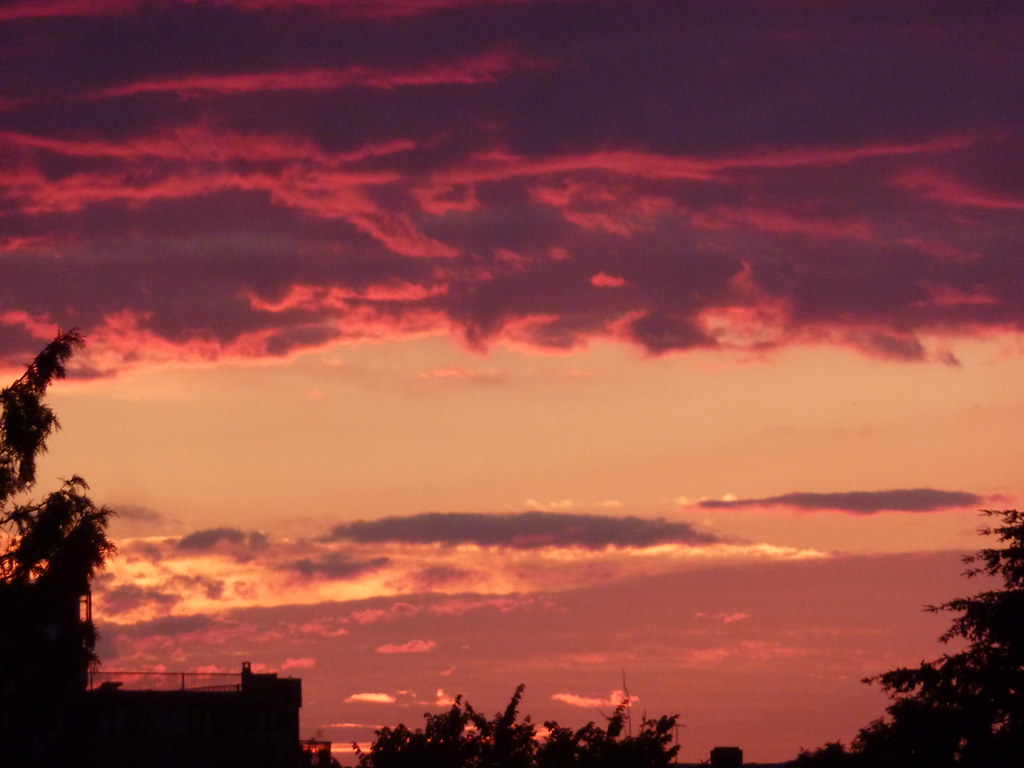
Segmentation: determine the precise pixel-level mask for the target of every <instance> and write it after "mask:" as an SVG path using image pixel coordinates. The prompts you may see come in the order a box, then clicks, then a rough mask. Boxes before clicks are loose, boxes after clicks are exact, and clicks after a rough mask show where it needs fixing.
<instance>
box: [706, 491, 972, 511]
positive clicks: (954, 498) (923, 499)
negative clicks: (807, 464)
mask: <svg viewBox="0 0 1024 768" xmlns="http://www.w3.org/2000/svg"><path fill="white" fill-rule="evenodd" d="M983 503H984V497H982V496H978V495H977V494H974V493H968V492H966V491H940V490H936V489H933V488H909V489H897V490H891V491H845V492H836V493H806V492H795V493H784V494H782V495H780V496H769V497H766V498H761V499H726V500H713V499H707V500H704V501H701V502H699V503H698V506H700V507H702V508H704V509H741V508H745V507H792V508H795V509H801V510H811V511H814V510H830V511H839V512H848V513H850V514H853V515H873V514H875V513H877V512H938V511H941V510H946V509H963V508H965V507H967V508H972V509H976V508H977V507H978V506H979V505H981V504H983Z"/></svg>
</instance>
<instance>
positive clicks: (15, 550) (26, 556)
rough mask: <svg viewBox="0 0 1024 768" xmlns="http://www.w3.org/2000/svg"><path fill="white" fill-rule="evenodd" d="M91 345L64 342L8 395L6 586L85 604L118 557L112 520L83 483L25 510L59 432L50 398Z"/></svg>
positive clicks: (1, 517) (3, 419)
mask: <svg viewBox="0 0 1024 768" xmlns="http://www.w3.org/2000/svg"><path fill="white" fill-rule="evenodd" d="M83 344H84V341H83V339H82V336H81V335H80V334H79V333H77V332H76V331H69V332H67V333H61V334H58V335H57V337H56V338H55V339H54V340H53V341H52V342H50V343H49V344H47V345H46V347H45V348H44V349H43V350H42V351H41V352H40V353H39V354H38V355H37V356H36V358H35V360H33V361H32V362H31V363H29V365H28V366H27V367H26V370H25V373H24V374H22V376H21V377H20V378H19V379H18V380H17V381H15V382H14V383H13V384H11V385H10V386H8V387H5V388H4V389H3V390H0V584H6V585H8V586H11V587H13V586H16V585H21V586H23V587H24V586H27V585H29V584H38V585H40V587H41V588H42V587H44V586H45V587H52V588H54V589H56V590H65V591H67V592H69V593H70V592H74V593H75V594H76V596H77V595H80V594H83V593H84V592H85V590H86V589H87V588H88V581H89V579H90V578H91V577H92V576H93V575H94V574H95V573H96V571H97V570H99V569H100V568H102V567H103V564H104V562H105V561H106V560H107V558H108V557H110V556H111V555H112V554H113V552H114V545H113V544H112V543H111V541H110V540H109V539H108V538H107V535H106V527H107V524H108V522H109V520H110V516H111V515H112V512H111V510H109V509H107V508H106V507H97V506H95V505H94V504H93V503H92V501H91V500H90V499H89V497H88V496H86V495H85V491H86V490H87V489H88V485H86V482H85V480H83V479H82V478H81V477H79V476H77V475H75V476H73V477H72V478H71V479H69V480H65V481H64V482H63V484H62V486H61V488H60V489H59V490H57V491H54V492H53V493H50V494H49V495H47V496H46V497H45V498H44V499H43V500H42V501H41V502H38V503H31V502H24V501H23V502H22V503H17V501H19V500H21V498H22V497H23V495H24V494H25V493H26V492H28V491H30V490H31V489H32V488H33V487H34V486H35V483H36V459H37V457H38V456H39V455H40V454H42V453H44V452H45V451H46V439H47V438H48V437H49V436H50V434H51V433H52V432H53V431H54V430H56V429H58V428H59V422H58V421H57V417H56V415H55V414H54V413H53V411H52V410H51V409H50V407H49V406H47V405H46V404H45V403H44V402H43V397H44V396H45V394H46V390H47V388H48V387H49V385H50V384H51V383H52V382H53V381H55V380H57V379H62V378H64V376H65V373H66V368H65V366H66V364H67V361H68V359H69V358H70V357H71V355H72V354H73V353H74V351H75V350H77V349H79V348H81V346H82V345H83Z"/></svg>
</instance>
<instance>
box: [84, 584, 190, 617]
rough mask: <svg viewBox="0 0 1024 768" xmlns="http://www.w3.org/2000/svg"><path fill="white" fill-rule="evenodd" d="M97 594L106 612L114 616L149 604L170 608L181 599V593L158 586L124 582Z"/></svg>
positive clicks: (164, 608) (165, 608)
mask: <svg viewBox="0 0 1024 768" xmlns="http://www.w3.org/2000/svg"><path fill="white" fill-rule="evenodd" d="M97 596H98V602H99V603H100V604H101V605H102V607H103V610H104V612H106V613H108V614H111V615H114V616H116V615H118V614H121V613H127V612H130V611H134V610H136V609H138V608H143V607H147V606H152V607H157V608H160V609H163V610H168V609H170V608H171V606H173V605H174V604H175V603H177V602H179V601H180V600H181V595H177V594H172V593H168V592H164V591H163V590H161V589H156V588H150V587H140V586H138V585H137V584H123V585H121V586H119V587H114V588H113V589H108V590H102V591H100V592H98V595H97Z"/></svg>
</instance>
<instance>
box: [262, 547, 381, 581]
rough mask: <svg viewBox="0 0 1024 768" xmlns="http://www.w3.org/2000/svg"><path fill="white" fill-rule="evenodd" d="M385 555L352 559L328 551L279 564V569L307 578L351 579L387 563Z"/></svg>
mask: <svg viewBox="0 0 1024 768" xmlns="http://www.w3.org/2000/svg"><path fill="white" fill-rule="evenodd" d="M388 562H389V559H388V558H386V557H374V558H371V559H369V560H352V559H350V558H348V557H346V556H345V555H342V554H341V553H338V552H329V553H327V554H326V555H323V556H322V557H316V558H313V557H304V558H301V559H299V560H293V561H291V562H288V563H284V564H283V565H281V566H280V568H281V570H285V571H293V572H295V573H298V574H300V575H302V576H305V577H307V578H313V577H318V576H319V577H323V578H327V579H338V580H341V579H352V578H355V577H356V576H359V575H361V574H363V573H367V572H369V571H376V570H378V569H380V568H383V567H384V566H385V565H387V564H388Z"/></svg>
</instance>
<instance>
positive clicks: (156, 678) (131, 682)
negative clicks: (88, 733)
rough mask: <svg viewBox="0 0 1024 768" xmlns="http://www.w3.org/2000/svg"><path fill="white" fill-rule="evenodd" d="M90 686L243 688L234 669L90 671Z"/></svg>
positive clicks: (193, 689)
mask: <svg viewBox="0 0 1024 768" xmlns="http://www.w3.org/2000/svg"><path fill="white" fill-rule="evenodd" d="M89 690H90V691H100V690H119V691H218V692H230V691H240V690H242V676H241V675H240V674H238V673H235V672H118V671H110V672H106V671H104V672H100V671H91V672H89Z"/></svg>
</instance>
